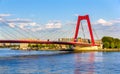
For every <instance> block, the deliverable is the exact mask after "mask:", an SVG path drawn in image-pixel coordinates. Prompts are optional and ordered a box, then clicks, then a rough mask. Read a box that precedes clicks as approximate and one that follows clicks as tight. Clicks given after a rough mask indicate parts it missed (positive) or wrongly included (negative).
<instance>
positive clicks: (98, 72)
mask: <svg viewBox="0 0 120 74" xmlns="http://www.w3.org/2000/svg"><path fill="white" fill-rule="evenodd" d="M0 74H120V52H87V53H66V52H62V51H54V52H53V51H21V50H10V49H8V48H4V49H2V48H1V49H0Z"/></svg>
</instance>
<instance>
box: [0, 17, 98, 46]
mask: <svg viewBox="0 0 120 74" xmlns="http://www.w3.org/2000/svg"><path fill="white" fill-rule="evenodd" d="M81 20H87V24H88V29H89V34H90V39H91V42H90V43H81V42H77V37H78V32H79V26H80V22H81ZM73 39H74V40H73V41H70V42H65V41H50V40H48V41H45V40H0V43H36V44H64V45H80V46H99V44H95V40H94V36H93V32H92V27H91V23H90V19H89V16H88V15H85V16H78V20H77V25H76V30H75V34H74V37H73Z"/></svg>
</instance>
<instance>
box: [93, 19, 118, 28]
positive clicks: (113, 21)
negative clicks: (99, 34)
mask: <svg viewBox="0 0 120 74" xmlns="http://www.w3.org/2000/svg"><path fill="white" fill-rule="evenodd" d="M93 24H96V25H103V26H112V25H114V24H120V19H119V18H118V19H114V20H109V21H106V20H104V19H102V18H101V19H99V20H98V21H97V22H95V23H93Z"/></svg>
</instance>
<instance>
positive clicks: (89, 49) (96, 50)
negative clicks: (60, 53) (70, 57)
mask: <svg viewBox="0 0 120 74" xmlns="http://www.w3.org/2000/svg"><path fill="white" fill-rule="evenodd" d="M74 51H75V52H91V51H95V52H120V49H102V48H100V47H97V46H91V47H78V46H77V47H75V48H74Z"/></svg>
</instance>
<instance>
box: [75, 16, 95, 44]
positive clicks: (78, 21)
mask: <svg viewBox="0 0 120 74" xmlns="http://www.w3.org/2000/svg"><path fill="white" fill-rule="evenodd" d="M81 20H87V23H88V29H89V33H90V38H91V41H92V46H95V41H94V37H93V32H92V27H91V23H90V19H89V16H88V15H85V16H78V20H77V25H76V31H75V35H74V42H77V37H78V31H79V26H80V21H81Z"/></svg>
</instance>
